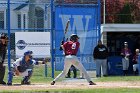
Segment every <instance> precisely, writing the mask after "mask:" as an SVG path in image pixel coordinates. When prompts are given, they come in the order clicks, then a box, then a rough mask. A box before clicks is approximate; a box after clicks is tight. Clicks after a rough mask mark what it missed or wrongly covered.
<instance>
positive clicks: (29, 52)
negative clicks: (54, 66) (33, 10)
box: [24, 50, 33, 56]
mask: <svg viewBox="0 0 140 93" xmlns="http://www.w3.org/2000/svg"><path fill="white" fill-rule="evenodd" d="M31 54H33V52H32V51H30V50H28V51H27V52H25V53H24V56H26V55H31Z"/></svg>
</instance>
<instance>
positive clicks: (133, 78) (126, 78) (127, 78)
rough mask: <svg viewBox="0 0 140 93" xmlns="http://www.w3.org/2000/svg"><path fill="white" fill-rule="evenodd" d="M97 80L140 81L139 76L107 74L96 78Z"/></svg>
mask: <svg viewBox="0 0 140 93" xmlns="http://www.w3.org/2000/svg"><path fill="white" fill-rule="evenodd" d="M95 81H98V82H110V81H140V77H139V76H108V77H101V78H99V79H96V80H95Z"/></svg>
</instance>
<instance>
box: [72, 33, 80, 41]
mask: <svg viewBox="0 0 140 93" xmlns="http://www.w3.org/2000/svg"><path fill="white" fill-rule="evenodd" d="M77 39H79V37H78V35H76V34H72V35H71V36H70V41H75V42H76V41H77Z"/></svg>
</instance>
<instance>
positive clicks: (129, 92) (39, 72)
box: [0, 65, 140, 93]
mask: <svg viewBox="0 0 140 93" xmlns="http://www.w3.org/2000/svg"><path fill="white" fill-rule="evenodd" d="M44 68H45V67H44V65H39V66H38V65H37V66H35V68H34V73H33V76H32V77H31V82H32V83H50V82H51V81H52V80H53V79H52V78H51V68H50V67H49V68H48V76H47V77H45V69H44ZM60 72H61V71H55V77H56V76H57V75H58V74H59V73H60ZM78 75H79V72H78ZM21 80H22V77H14V78H13V83H17V84H20V82H21ZM5 81H7V68H6V74H5ZM60 81H61V80H60ZM94 81H95V83H96V82H110V81H132V82H133V81H140V77H139V76H108V77H101V78H98V79H94ZM60 91H61V92H60ZM0 92H2V93H5V92H10V93H12V92H16V93H17V92H20V93H22V90H21V91H15V90H14V91H11V90H6V91H2V90H0ZM26 92H32V93H34V92H45V93H51V92H53V93H140V89H138V88H111V89H110V88H105V89H104V88H93V89H81V90H77V89H76V90H74V89H71V90H68V89H67V90H62V89H61V90H60V89H58V90H34V91H30V90H29V91H24V93H26Z"/></svg>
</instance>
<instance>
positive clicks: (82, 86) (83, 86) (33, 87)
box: [0, 82, 140, 90]
mask: <svg viewBox="0 0 140 93" xmlns="http://www.w3.org/2000/svg"><path fill="white" fill-rule="evenodd" d="M96 84H97V85H88V83H87V82H81V83H80V82H78V83H72V82H71V83H70V82H57V83H56V84H55V85H50V84H45V83H42V84H39V83H34V84H31V85H20V84H14V85H12V86H3V85H1V86H0V90H52V89H92V88H93V89H94V88H140V82H96Z"/></svg>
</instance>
